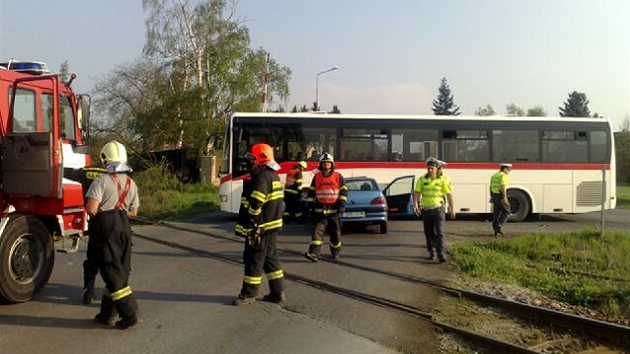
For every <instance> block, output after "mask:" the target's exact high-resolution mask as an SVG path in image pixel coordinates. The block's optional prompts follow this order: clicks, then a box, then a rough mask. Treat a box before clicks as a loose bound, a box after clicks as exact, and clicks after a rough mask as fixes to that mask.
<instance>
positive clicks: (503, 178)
mask: <svg viewBox="0 0 630 354" xmlns="http://www.w3.org/2000/svg"><path fill="white" fill-rule="evenodd" d="M507 185H508V175H507V173H505V172H503V171H499V172H497V173H495V174H493V175H492V178H490V192H491V193H492V194H500V193H501V186H507Z"/></svg>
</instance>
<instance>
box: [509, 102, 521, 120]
mask: <svg viewBox="0 0 630 354" xmlns="http://www.w3.org/2000/svg"><path fill="white" fill-rule="evenodd" d="M505 111H506V112H507V114H509V115H513V116H517V117H522V116H524V115H525V112H523V109H521V108H520V107H518V106H517V105H516V104H514V103H510V104H508V105H506V106H505Z"/></svg>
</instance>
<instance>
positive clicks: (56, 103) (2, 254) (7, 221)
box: [0, 61, 89, 303]
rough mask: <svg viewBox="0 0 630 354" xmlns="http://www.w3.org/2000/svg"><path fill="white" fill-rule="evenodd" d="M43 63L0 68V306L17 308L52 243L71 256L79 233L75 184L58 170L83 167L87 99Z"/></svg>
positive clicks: (81, 219) (44, 268)
mask: <svg viewBox="0 0 630 354" xmlns="http://www.w3.org/2000/svg"><path fill="white" fill-rule="evenodd" d="M74 78H75V76H74V75H72V77H71V79H70V81H69V82H60V80H59V78H58V76H57V75H53V74H50V72H49V71H48V68H47V67H46V64H44V63H42V62H19V61H10V62H8V63H0V197H1V198H2V206H1V208H2V214H1V215H0V301H1V302H9V303H14V302H23V301H28V300H30V299H31V297H32V296H33V295H34V294H36V293H37V292H38V291H39V290H41V289H42V288H43V287H44V286H45V285H46V283H47V282H48V279H49V278H50V275H51V273H52V269H53V264H54V261H55V242H56V241H61V240H62V239H63V238H70V239H71V240H72V246H71V248H70V250H74V251H76V249H77V248H78V244H79V237H80V236H81V235H82V233H83V231H84V230H85V229H86V213H85V208H84V205H83V190H82V187H81V184H80V183H77V182H73V181H70V180H67V179H65V178H63V175H64V168H66V169H69V168H81V167H85V166H87V165H88V164H89V154H88V147H87V146H86V144H85V140H84V135H85V134H86V132H87V123H88V122H87V121H88V117H89V99H88V98H89V97H87V96H79V95H75V94H74V93H73V91H72V89H71V87H70V85H71V83H72V80H74Z"/></svg>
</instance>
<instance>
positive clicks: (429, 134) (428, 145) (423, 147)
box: [392, 129, 438, 161]
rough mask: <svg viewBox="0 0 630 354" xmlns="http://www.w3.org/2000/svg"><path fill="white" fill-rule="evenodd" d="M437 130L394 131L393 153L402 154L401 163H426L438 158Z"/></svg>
mask: <svg viewBox="0 0 630 354" xmlns="http://www.w3.org/2000/svg"><path fill="white" fill-rule="evenodd" d="M437 140H438V130H437V129H392V151H396V152H398V153H402V159H400V160H399V161H425V160H426V159H427V158H428V157H429V156H437V154H438V151H437Z"/></svg>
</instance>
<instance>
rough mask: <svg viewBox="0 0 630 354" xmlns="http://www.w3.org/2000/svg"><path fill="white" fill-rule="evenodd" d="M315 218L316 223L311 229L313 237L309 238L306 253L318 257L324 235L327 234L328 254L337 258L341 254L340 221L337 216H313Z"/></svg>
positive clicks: (335, 214)
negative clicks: (328, 241) (328, 239)
mask: <svg viewBox="0 0 630 354" xmlns="http://www.w3.org/2000/svg"><path fill="white" fill-rule="evenodd" d="M315 218H316V222H315V225H314V227H313V236H312V237H311V244H310V245H309V247H308V252H309V253H312V254H314V255H316V256H317V257H319V255H320V252H321V248H322V245H323V244H324V235H325V234H326V233H328V235H329V236H330V254H331V255H332V256H333V257H336V256H339V253H340V252H341V219H340V218H339V214H338V213H334V214H329V215H323V214H315Z"/></svg>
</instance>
